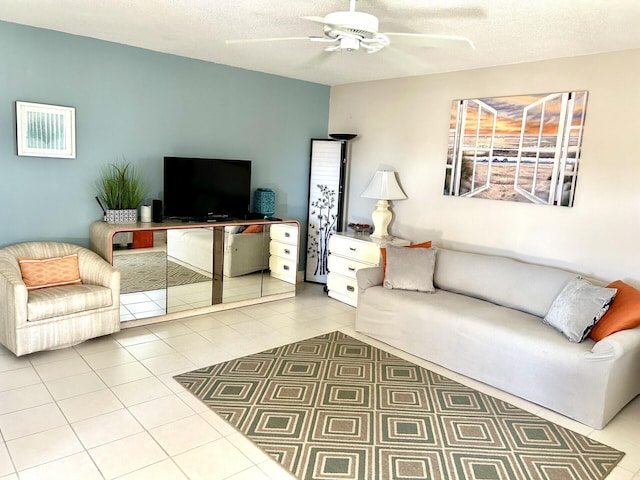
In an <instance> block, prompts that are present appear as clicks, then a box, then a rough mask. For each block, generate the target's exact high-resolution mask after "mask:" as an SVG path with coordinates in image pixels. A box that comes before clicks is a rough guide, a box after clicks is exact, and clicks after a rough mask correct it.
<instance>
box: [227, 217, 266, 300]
mask: <svg viewBox="0 0 640 480" xmlns="http://www.w3.org/2000/svg"><path fill="white" fill-rule="evenodd" d="M222 255H223V259H222V260H223V267H222V271H223V278H222V279H223V282H222V284H223V288H222V290H223V291H222V302H223V303H228V302H238V301H241V300H249V299H252V298H259V297H261V296H262V277H263V275H262V273H263V271H264V270H266V269H267V268H269V225H255V224H254V225H234V226H228V227H224V247H223V251H222Z"/></svg>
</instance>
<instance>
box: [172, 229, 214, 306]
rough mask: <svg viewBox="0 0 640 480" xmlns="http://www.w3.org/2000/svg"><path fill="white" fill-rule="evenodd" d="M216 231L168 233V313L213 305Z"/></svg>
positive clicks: (178, 231) (173, 231) (187, 230)
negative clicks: (214, 238) (214, 234)
mask: <svg viewBox="0 0 640 480" xmlns="http://www.w3.org/2000/svg"><path fill="white" fill-rule="evenodd" d="M212 269H213V228H208V227H204V228H172V229H169V230H167V257H166V285H167V313H173V312H180V311H183V310H191V309H193V308H200V307H206V306H209V305H211V303H212V291H213V289H212V271H213V270H212Z"/></svg>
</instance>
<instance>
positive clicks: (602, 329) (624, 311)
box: [590, 280, 640, 342]
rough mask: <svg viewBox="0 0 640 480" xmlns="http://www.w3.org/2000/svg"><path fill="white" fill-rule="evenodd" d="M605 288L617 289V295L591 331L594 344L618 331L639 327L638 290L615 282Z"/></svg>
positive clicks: (639, 302)
mask: <svg viewBox="0 0 640 480" xmlns="http://www.w3.org/2000/svg"><path fill="white" fill-rule="evenodd" d="M607 288H617V289H618V293H616V297H615V298H614V299H613V303H612V304H611V306H610V307H609V310H607V313H605V314H604V315H603V317H602V318H601V319H600V321H599V322H598V323H596V326H595V327H593V330H591V334H590V336H591V338H593V339H594V340H595V341H596V342H598V341H600V340H602V339H603V338H604V337H606V336H609V335H611V334H612V333H615V332H619V331H620V330H627V329H629V328H635V327H637V326H639V325H640V290H637V289H635V288H633V287H632V286H631V285H627V284H626V283H624V282H623V281H622V280H616V281H615V282H611V283H610V284H609V285H607Z"/></svg>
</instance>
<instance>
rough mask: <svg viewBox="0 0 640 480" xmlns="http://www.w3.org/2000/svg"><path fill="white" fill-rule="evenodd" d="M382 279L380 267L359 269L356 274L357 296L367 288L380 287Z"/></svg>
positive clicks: (382, 274)
mask: <svg viewBox="0 0 640 480" xmlns="http://www.w3.org/2000/svg"><path fill="white" fill-rule="evenodd" d="M383 278H384V270H383V269H382V267H370V268H361V269H360V270H358V271H357V272H356V280H357V281H358V294H362V293H364V291H365V290H366V289H367V288H369V287H375V286H376V285H382V280H383Z"/></svg>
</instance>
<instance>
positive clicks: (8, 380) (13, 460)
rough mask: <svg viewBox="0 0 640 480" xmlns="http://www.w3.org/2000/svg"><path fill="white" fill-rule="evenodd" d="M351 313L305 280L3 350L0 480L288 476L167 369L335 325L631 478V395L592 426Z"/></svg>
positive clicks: (636, 446)
mask: <svg viewBox="0 0 640 480" xmlns="http://www.w3.org/2000/svg"><path fill="white" fill-rule="evenodd" d="M354 315H355V310H354V309H353V308H351V307H349V306H347V305H344V304H342V303H340V302H337V301H335V300H333V299H331V298H328V297H327V296H326V294H325V293H324V292H323V290H322V287H321V286H318V285H312V284H302V285H301V286H300V287H299V294H298V295H297V296H296V297H295V298H292V299H287V300H280V301H277V302H271V303H267V304H262V305H259V306H251V307H244V308H240V309H235V310H228V311H224V312H217V313H215V314H209V315H201V316H198V317H191V318H185V319H182V320H176V321H171V322H164V323H159V324H155V325H149V326H146V327H136V328H130V329H124V330H122V331H121V332H119V333H118V334H115V335H110V336H107V337H102V338H99V339H94V340H91V341H88V342H84V343H82V344H80V345H77V346H75V347H72V348H66V349H63V350H56V351H50V352H40V353H36V354H32V355H28V356H25V357H20V358H16V357H15V356H14V355H13V354H11V353H10V352H8V351H7V350H4V349H3V350H0V434H1V439H0V440H1V441H0V480H9V479H12V480H13V479H21V480H32V479H33V480H36V479H37V480H42V479H46V480H56V479H64V480H74V479H81V480H92V479H116V478H117V479H123V480H124V479H126V480H143V479H153V480H165V479H166V480H179V479H193V480H195V479H207V480H211V479H213V480H217V479H234V480H245V479H247V480H248V479H251V480H253V479H265V480H273V479H291V478H292V477H291V476H290V475H289V474H287V473H286V472H285V471H283V470H282V469H281V468H280V466H279V465H278V464H277V463H276V462H274V461H272V460H271V459H270V458H269V457H268V456H267V455H265V454H264V453H262V452H261V451H260V450H259V449H257V448H256V447H255V446H253V445H252V444H251V443H250V442H249V441H248V440H247V439H246V438H244V437H243V436H242V435H240V434H238V433H237V432H235V431H234V430H233V429H232V428H231V427H230V426H228V425H227V424H226V423H225V422H224V421H222V420H221V419H220V418H219V417H217V416H216V415H215V414H214V413H212V412H210V411H209V410H208V409H207V408H206V407H205V406H204V405H203V404H202V403H200V402H199V401H197V400H195V399H194V398H193V397H192V396H191V394H189V393H188V392H186V391H185V390H184V389H183V388H182V387H181V386H179V385H178V384H177V383H176V382H175V381H174V380H173V379H172V376H173V375H175V374H177V373H183V372H185V371H188V370H191V369H194V368H198V367H202V366H206V365H211V364H213V363H217V362H220V361H225V360H228V359H231V358H235V357H239V356H243V355H248V354H251V353H255V352H259V351H262V350H264V349H267V348H269V347H272V346H276V345H281V344H285V343H290V342H294V341H297V340H301V339H304V338H308V337H311V336H315V335H319V334H321V333H326V332H329V331H333V330H336V329H339V330H342V331H344V332H345V333H347V334H349V335H352V336H354V337H357V338H360V339H362V340H364V341H367V342H369V343H371V344H374V345H376V346H378V347H381V348H384V349H385V350H388V351H390V352H392V353H395V354H397V355H399V356H401V357H403V358H406V359H408V360H411V361H414V362H415V363H417V364H420V365H422V366H425V367H427V368H429V369H431V370H433V371H436V372H438V373H441V374H444V375H446V376H448V377H450V378H453V379H456V380H458V381H460V382H461V383H464V384H467V385H470V386H472V387H474V388H477V389H478V390H482V391H484V392H487V393H489V394H491V395H494V396H496V397H499V398H502V399H504V400H506V401H509V402H511V403H513V404H515V405H517V406H519V407H521V408H524V409H526V410H529V411H531V412H533V413H536V414H538V415H540V416H542V417H545V418H548V419H550V420H552V421H555V422H557V423H559V424H561V425H563V426H565V427H568V428H573V429H575V430H577V431H579V432H580V433H583V434H585V435H588V436H590V437H592V438H594V439H597V440H599V441H602V442H604V443H607V444H609V445H611V446H613V447H616V448H618V449H620V450H623V451H625V452H626V454H627V455H626V456H625V458H624V459H623V460H622V462H621V463H620V465H619V466H618V467H616V469H615V471H614V472H613V473H612V474H611V475H610V476H609V479H611V480H630V479H634V480H640V399H636V400H635V401H633V402H632V403H631V404H630V405H629V406H627V407H626V408H625V409H624V410H623V411H622V412H621V413H620V414H619V415H618V416H617V417H616V418H615V419H614V420H613V421H612V422H611V423H610V424H609V425H608V426H607V427H606V428H605V429H604V430H601V431H597V430H593V429H591V428H589V427H585V426H584V425H581V424H578V423H576V422H574V421H571V420H568V419H566V418H564V417H562V416H560V415H558V414H555V413H553V412H550V411H548V410H545V409H543V408H541V407H538V406H536V405H533V404H531V403H529V402H526V401H524V400H522V399H519V398H515V397H512V396H510V395H507V394H505V393H503V392H500V391H498V390H496V389H493V388H491V387H488V386H486V385H483V384H480V383H478V382H475V381H473V380H470V379H468V378H465V377H462V376H460V375H457V374H455V373H453V372H450V371H448V370H445V369H443V368H440V367H438V366H436V365H433V364H430V363H428V362H425V361H422V360H420V359H417V358H415V357H412V356H410V355H408V354H406V353H404V352H399V351H397V350H396V349H393V348H391V347H388V346H385V345H382V344H380V343H379V342H376V341H374V340H372V339H368V338H365V337H363V336H362V335H360V334H357V333H356V332H355V331H354V330H353V325H354Z"/></svg>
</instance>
